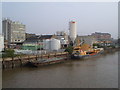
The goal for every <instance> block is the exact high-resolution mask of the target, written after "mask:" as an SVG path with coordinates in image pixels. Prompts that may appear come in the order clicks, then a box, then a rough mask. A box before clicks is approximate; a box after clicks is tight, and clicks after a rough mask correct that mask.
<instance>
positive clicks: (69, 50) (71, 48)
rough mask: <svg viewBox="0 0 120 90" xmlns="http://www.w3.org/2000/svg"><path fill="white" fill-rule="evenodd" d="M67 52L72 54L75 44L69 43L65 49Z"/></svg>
mask: <svg viewBox="0 0 120 90" xmlns="http://www.w3.org/2000/svg"><path fill="white" fill-rule="evenodd" d="M65 52H68V53H69V54H70V55H71V54H72V52H73V46H71V45H69V46H68V47H67V48H66V49H65Z"/></svg>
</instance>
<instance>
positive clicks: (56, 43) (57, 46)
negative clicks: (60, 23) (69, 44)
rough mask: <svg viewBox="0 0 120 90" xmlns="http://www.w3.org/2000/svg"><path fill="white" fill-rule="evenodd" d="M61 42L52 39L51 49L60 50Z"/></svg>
mask: <svg viewBox="0 0 120 90" xmlns="http://www.w3.org/2000/svg"><path fill="white" fill-rule="evenodd" d="M60 46H61V44H60V40H58V39H51V40H50V49H51V50H59V49H60Z"/></svg>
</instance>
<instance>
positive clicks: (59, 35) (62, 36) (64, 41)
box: [54, 31, 69, 48]
mask: <svg viewBox="0 0 120 90" xmlns="http://www.w3.org/2000/svg"><path fill="white" fill-rule="evenodd" d="M54 38H55V39H58V40H60V43H61V48H66V47H68V45H69V41H68V34H67V33H66V32H65V31H57V32H56V34H55V37H54Z"/></svg>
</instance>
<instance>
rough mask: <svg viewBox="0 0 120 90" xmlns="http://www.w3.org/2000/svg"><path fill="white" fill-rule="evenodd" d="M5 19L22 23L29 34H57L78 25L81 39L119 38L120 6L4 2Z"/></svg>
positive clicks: (3, 13) (87, 3)
mask: <svg viewBox="0 0 120 90" xmlns="http://www.w3.org/2000/svg"><path fill="white" fill-rule="evenodd" d="M2 17H3V18H6V17H9V18H10V19H11V20H13V21H20V22H22V23H23V24H25V25H26V31H27V32H28V33H36V34H54V33H55V32H56V31H66V32H68V29H69V25H68V24H69V21H70V20H75V21H76V22H77V33H78V35H88V34H89V35H90V34H91V33H94V32H107V33H110V34H112V37H113V38H117V37H118V3H117V2H75V3H73V2H38V3H37V2H36V3H33V2H22V3H20V2H16V3H15V2H3V3H2Z"/></svg>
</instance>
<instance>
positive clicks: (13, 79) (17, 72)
mask: <svg viewBox="0 0 120 90" xmlns="http://www.w3.org/2000/svg"><path fill="white" fill-rule="evenodd" d="M2 87H3V88H117V87H118V52H113V53H109V54H104V55H100V56H98V57H94V58H89V59H84V60H70V61H67V62H65V63H61V64H55V65H48V66H44V67H39V68H28V67H22V68H14V69H5V70H3V71H2Z"/></svg>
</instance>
